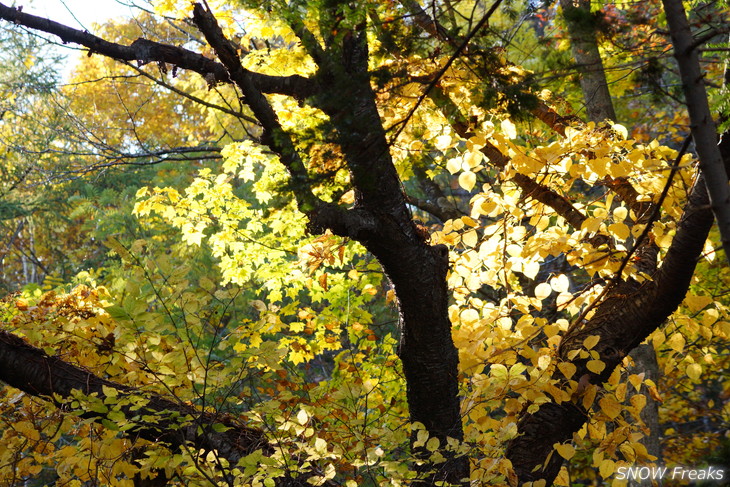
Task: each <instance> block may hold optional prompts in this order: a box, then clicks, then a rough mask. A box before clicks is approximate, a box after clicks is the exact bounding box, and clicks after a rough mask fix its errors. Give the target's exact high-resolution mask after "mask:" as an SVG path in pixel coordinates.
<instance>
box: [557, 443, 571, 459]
mask: <svg viewBox="0 0 730 487" xmlns="http://www.w3.org/2000/svg"><path fill="white" fill-rule="evenodd" d="M554 446H555V449H556V450H557V451H558V454H560V456H561V457H563V458H565V459H566V460H570V459H571V458H573V455H575V448H573V445H571V444H570V443H563V444H559V443H556V444H555V445H554Z"/></svg>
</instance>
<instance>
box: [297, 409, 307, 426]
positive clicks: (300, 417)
mask: <svg viewBox="0 0 730 487" xmlns="http://www.w3.org/2000/svg"><path fill="white" fill-rule="evenodd" d="M307 421H309V414H307V412H306V411H305V410H304V409H300V410H299V412H298V413H297V423H299V424H301V425H302V426H304V425H305V424H307Z"/></svg>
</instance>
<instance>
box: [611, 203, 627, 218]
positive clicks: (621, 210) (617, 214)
mask: <svg viewBox="0 0 730 487" xmlns="http://www.w3.org/2000/svg"><path fill="white" fill-rule="evenodd" d="M628 214H629V211H628V210H627V209H626V207H625V206H619V207H617V208H615V209H614V210H613V219H614V220H616V221H617V222H622V221H624V220H625V219H626V217H627V216H628Z"/></svg>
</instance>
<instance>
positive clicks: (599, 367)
mask: <svg viewBox="0 0 730 487" xmlns="http://www.w3.org/2000/svg"><path fill="white" fill-rule="evenodd" d="M586 367H588V370H590V371H591V372H593V373H594V374H600V373H601V372H602V371H603V369H605V368H606V364H605V363H603V362H602V361H600V360H589V361H588V363H587V364H586Z"/></svg>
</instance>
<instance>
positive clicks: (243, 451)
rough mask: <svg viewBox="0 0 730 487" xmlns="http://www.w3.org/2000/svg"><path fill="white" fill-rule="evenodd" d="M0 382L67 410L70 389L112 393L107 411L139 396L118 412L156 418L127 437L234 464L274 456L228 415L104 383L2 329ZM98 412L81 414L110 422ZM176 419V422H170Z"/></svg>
mask: <svg viewBox="0 0 730 487" xmlns="http://www.w3.org/2000/svg"><path fill="white" fill-rule="evenodd" d="M0 381H2V382H5V383H6V384H8V385H10V386H12V387H15V388H17V389H20V390H21V391H24V392H25V393H27V394H30V395H32V396H38V397H42V398H45V399H48V400H49V401H52V402H54V403H55V404H56V405H58V406H59V407H61V408H67V407H68V406H67V404H66V403H65V401H64V400H67V399H71V398H73V397H74V391H78V392H80V393H81V394H83V395H86V396H89V395H96V397H97V398H98V399H99V400H101V401H104V400H105V399H106V398H107V397H108V396H107V393H109V392H111V391H114V392H115V393H116V399H112V401H111V404H108V406H109V407H110V408H112V407H113V405H114V404H124V399H126V398H132V397H141V398H143V399H145V400H147V401H148V402H147V404H146V406H144V407H143V408H142V409H141V410H140V409H136V406H134V404H135V402H132V403H131V404H128V405H122V406H120V410H121V411H122V412H123V413H124V414H125V416H126V417H127V418H128V419H129V421H130V422H133V421H134V420H133V419H132V418H134V417H141V416H143V415H146V414H149V415H154V417H155V418H156V419H155V422H154V423H150V422H140V423H137V425H136V427H135V428H133V429H131V430H129V434H130V435H133V436H134V437H135V438H136V437H140V438H144V439H146V440H149V441H151V442H155V443H157V442H164V443H167V444H169V445H170V446H171V447H173V448H177V447H182V446H185V445H187V444H192V445H193V446H195V448H198V449H203V450H206V451H216V452H217V453H218V455H220V456H221V457H224V458H226V459H228V460H229V461H230V462H231V463H232V464H235V463H236V462H237V461H238V460H239V459H240V458H242V457H244V456H246V455H248V454H250V453H253V452H255V451H256V450H263V451H264V452H265V453H271V452H272V447H271V445H269V443H268V441H267V440H266V438H265V436H264V434H263V432H261V431H259V430H257V429H253V428H249V427H246V426H242V425H240V424H236V423H234V422H233V420H232V418H230V417H223V416H218V415H215V414H211V413H206V412H202V411H198V410H196V409H195V408H193V407H191V406H188V405H186V404H183V403H180V402H175V401H171V400H169V399H165V398H163V397H161V396H158V395H155V394H150V393H145V392H142V391H136V390H134V389H132V388H131V387H127V386H123V385H121V384H117V383H115V382H112V381H109V380H105V379H102V378H100V377H98V376H96V375H94V374H92V373H91V372H89V371H86V370H84V369H82V368H80V367H76V366H75V365H71V364H69V363H67V362H64V361H63V360H61V359H59V358H57V357H50V356H48V355H47V354H46V353H45V352H44V351H43V350H41V349H39V348H36V347H33V346H31V345H29V344H28V343H26V342H25V341H24V340H23V339H21V338H19V337H17V336H15V335H13V334H11V333H8V332H7V331H4V330H0ZM105 389H106V392H105ZM98 410H99V408H94V410H91V409H87V410H86V411H85V412H84V413H83V414H82V416H84V417H88V418H93V419H95V420H98V421H101V420H103V419H108V418H107V414H108V412H107V413H102V412H98ZM175 416H177V417H178V418H180V419H178V420H177V421H176V420H174V419H170V418H174V417H175ZM184 418H189V420H188V421H187V424H186V423H183V422H182V421H181V419H184ZM112 422H113V421H112ZM216 424H224V425H226V426H227V427H228V428H229V429H228V430H226V431H224V432H217V431H215V430H214V429H213V426H214V425H216Z"/></svg>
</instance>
